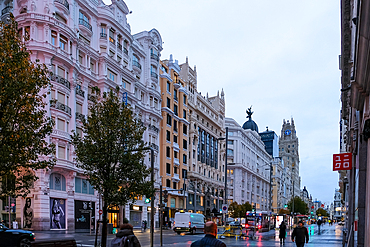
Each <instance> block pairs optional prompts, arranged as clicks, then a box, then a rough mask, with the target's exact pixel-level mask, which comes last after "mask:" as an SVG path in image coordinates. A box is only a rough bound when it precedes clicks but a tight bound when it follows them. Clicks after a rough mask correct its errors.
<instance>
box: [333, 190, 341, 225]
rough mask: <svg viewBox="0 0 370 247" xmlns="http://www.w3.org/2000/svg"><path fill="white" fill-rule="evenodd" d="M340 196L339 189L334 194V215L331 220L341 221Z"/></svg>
mask: <svg viewBox="0 0 370 247" xmlns="http://www.w3.org/2000/svg"><path fill="white" fill-rule="evenodd" d="M341 197H342V194H341V193H340V190H339V189H335V194H334V215H333V218H334V219H335V220H341V218H342V217H343V216H342V213H343V212H342V202H341Z"/></svg>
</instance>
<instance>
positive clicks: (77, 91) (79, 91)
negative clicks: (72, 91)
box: [76, 88, 85, 98]
mask: <svg viewBox="0 0 370 247" xmlns="http://www.w3.org/2000/svg"><path fill="white" fill-rule="evenodd" d="M76 94H77V95H80V96H81V97H84V98H85V92H84V91H83V90H81V89H79V88H76Z"/></svg>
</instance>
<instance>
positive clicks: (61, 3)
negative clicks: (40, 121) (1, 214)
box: [1, 0, 162, 230]
mask: <svg viewBox="0 0 370 247" xmlns="http://www.w3.org/2000/svg"><path fill="white" fill-rule="evenodd" d="M1 7H2V10H3V11H2V16H1V19H2V20H6V19H7V18H8V17H9V13H10V12H12V13H13V15H14V16H15V20H16V21H17V22H18V23H19V33H20V34H22V35H23V36H24V35H26V34H28V35H29V37H30V39H29V41H27V42H26V46H27V48H28V50H30V51H32V54H31V59H32V60H33V61H35V60H36V59H38V60H39V61H40V62H41V63H44V64H46V65H47V66H48V67H49V69H50V72H52V76H51V83H52V85H53V86H52V88H50V89H49V90H50V98H49V99H47V100H48V101H49V100H51V99H54V100H56V103H53V104H49V105H48V107H47V110H48V114H49V116H50V117H52V118H53V119H54V120H55V122H56V125H55V129H54V130H53V132H52V134H51V135H50V136H49V138H48V139H49V141H50V142H53V143H55V144H56V149H57V152H56V156H57V163H56V165H55V166H54V168H53V169H52V170H50V171H44V170H39V171H37V176H38V177H39V179H38V180H37V181H36V182H35V185H34V188H33V189H32V190H31V193H30V194H29V196H28V197H27V198H26V199H21V198H18V199H17V202H16V218H17V221H18V222H19V224H20V226H22V227H24V226H25V222H26V220H25V218H26V216H27V215H26V210H25V209H27V210H31V209H32V211H33V216H32V219H31V222H32V224H31V225H28V227H29V228H32V229H34V230H49V229H67V230H86V229H89V228H90V226H89V220H88V219H86V217H88V215H89V210H90V208H92V216H93V219H92V221H95V220H97V219H98V215H99V208H100V203H101V199H99V195H98V194H97V192H96V191H94V189H93V188H92V187H91V186H90V185H89V183H88V181H87V180H86V178H85V177H84V176H83V171H82V170H81V169H79V168H77V167H76V165H75V163H74V162H73V160H74V151H73V147H72V146H71V144H70V141H71V137H70V135H71V133H72V131H76V132H77V133H82V122H81V119H83V118H85V117H86V115H88V106H89V103H90V99H91V97H93V94H92V92H91V88H92V87H94V86H97V87H98V88H99V89H100V90H101V91H102V92H106V91H109V90H110V89H112V88H115V87H116V86H119V87H120V89H121V93H122V95H124V96H123V98H124V100H127V103H128V104H130V105H131V106H132V107H133V108H134V111H135V114H137V116H138V117H139V118H141V120H142V122H143V123H144V125H145V126H147V127H149V128H147V130H146V131H145V133H144V137H143V138H144V141H145V142H147V143H148V144H150V145H151V146H152V147H153V148H154V150H155V179H156V180H159V176H158V171H159V159H158V153H159V151H160V150H159V138H158V135H159V128H158V126H159V125H158V123H159V122H160V121H161V119H162V116H161V109H160V105H161V95H160V87H159V83H158V68H159V56H160V52H161V50H162V39H161V36H160V34H159V32H158V31H157V30H155V29H152V30H151V31H149V32H147V31H143V32H140V33H138V34H135V35H132V34H131V29H130V25H129V24H128V23H127V19H126V16H127V15H128V14H129V13H130V11H129V9H128V7H127V6H126V4H125V3H124V2H123V1H119V0H113V1H112V4H111V5H109V6H108V5H105V4H104V3H103V2H102V1H95V0H90V1H84V0H81V1H80V0H47V1H44V2H36V3H35V2H34V1H29V0H21V1H14V2H12V1H2V2H1ZM145 163H146V164H148V166H150V161H149V156H148V157H146V158H145ZM138 199H139V200H138V201H137V202H135V204H134V205H126V206H122V207H111V208H110V210H109V213H108V219H109V222H110V223H112V224H113V227H117V226H118V225H119V223H120V222H122V219H123V217H126V218H128V219H129V220H130V223H131V224H133V225H134V226H139V225H140V224H141V221H142V220H148V222H149V217H148V207H147V206H148V205H147V204H145V203H144V202H143V200H142V199H143V198H138ZM26 201H27V204H26ZM156 204H157V203H156ZM26 205H27V207H26ZM28 208H31V209H28ZM53 208H58V209H59V210H54V209H53ZM58 212H59V213H58ZM56 217H59V219H60V220H59V223H60V224H55V223H54V222H53V220H52V219H55V218H56ZM156 218H157V217H156ZM27 220H29V219H27Z"/></svg>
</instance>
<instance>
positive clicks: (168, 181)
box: [166, 179, 171, 188]
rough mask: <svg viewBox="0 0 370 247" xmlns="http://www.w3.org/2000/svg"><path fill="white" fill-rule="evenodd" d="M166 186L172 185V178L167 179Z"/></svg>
mask: <svg viewBox="0 0 370 247" xmlns="http://www.w3.org/2000/svg"><path fill="white" fill-rule="evenodd" d="M166 187H168V188H170V187H171V180H169V179H166Z"/></svg>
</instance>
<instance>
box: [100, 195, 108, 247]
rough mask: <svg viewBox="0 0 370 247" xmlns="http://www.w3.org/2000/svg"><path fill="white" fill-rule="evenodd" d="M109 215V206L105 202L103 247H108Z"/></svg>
mask: <svg viewBox="0 0 370 247" xmlns="http://www.w3.org/2000/svg"><path fill="white" fill-rule="evenodd" d="M107 214H108V205H107V204H106V202H105V201H104V202H103V219H102V220H103V229H102V234H101V246H102V247H106V246H107V230H108V229H107V223H108V222H107Z"/></svg>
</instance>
